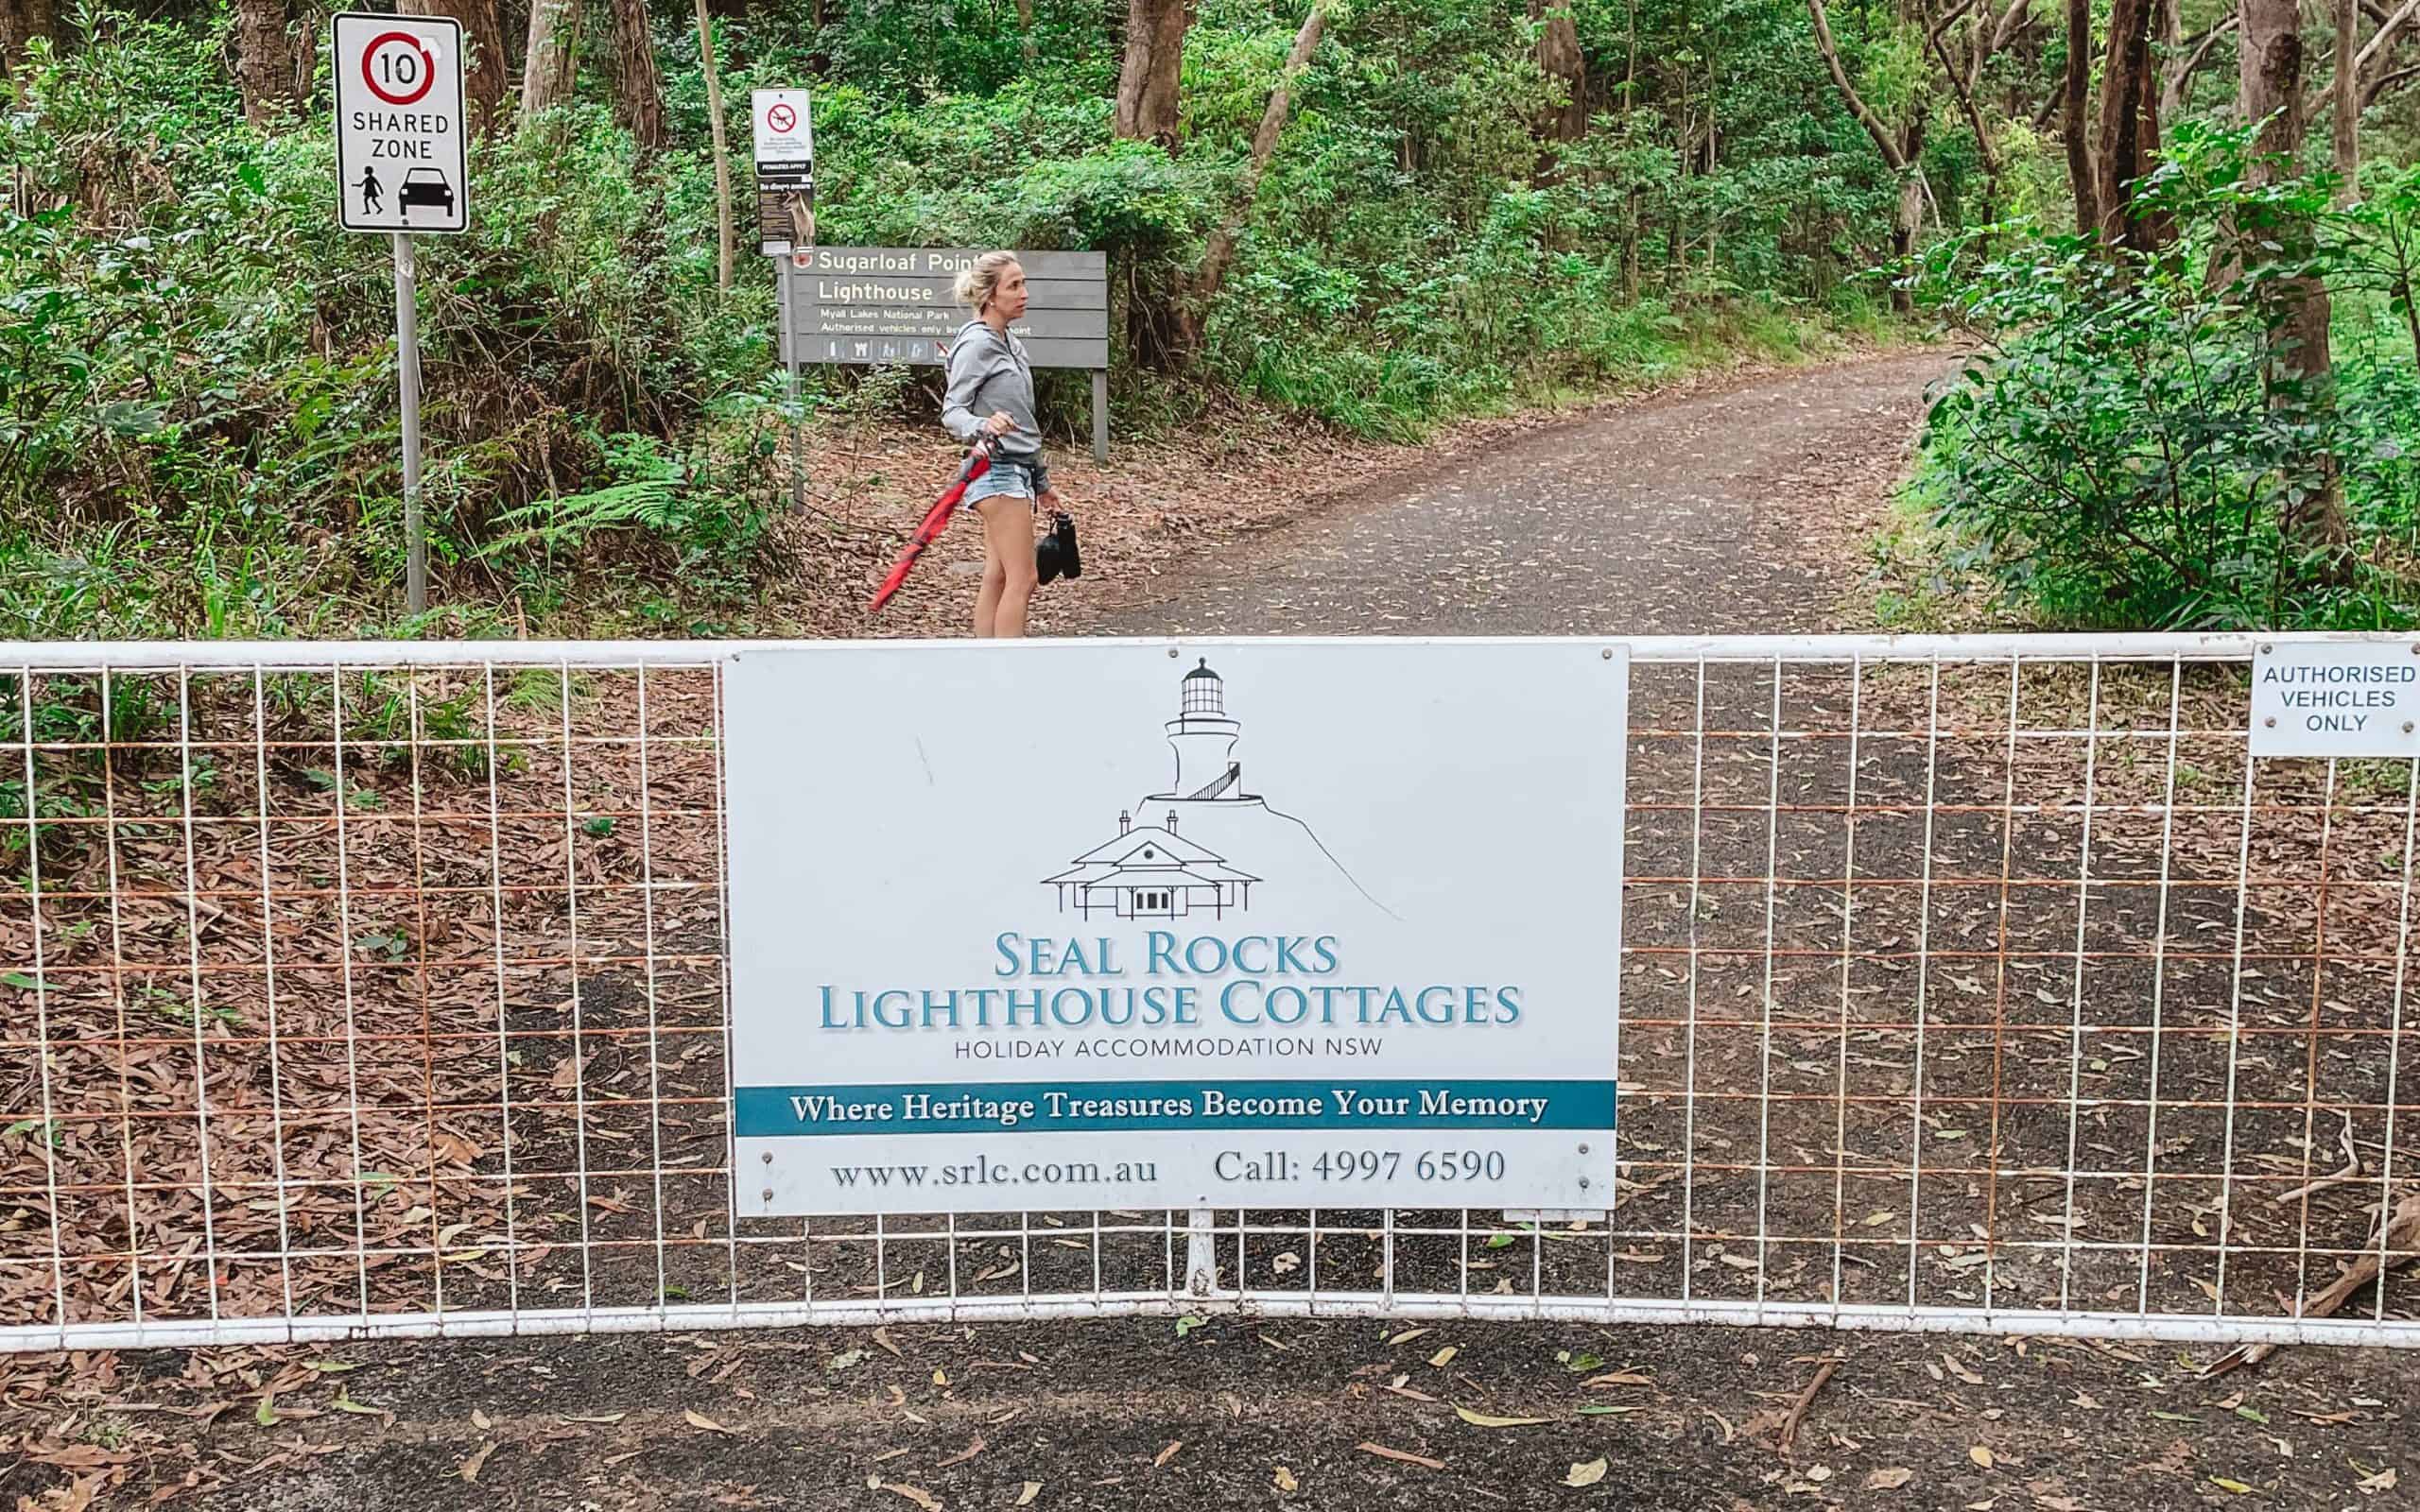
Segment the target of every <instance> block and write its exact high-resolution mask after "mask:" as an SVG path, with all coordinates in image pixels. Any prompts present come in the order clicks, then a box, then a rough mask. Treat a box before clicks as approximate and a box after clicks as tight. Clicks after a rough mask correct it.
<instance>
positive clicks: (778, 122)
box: [748, 89, 815, 168]
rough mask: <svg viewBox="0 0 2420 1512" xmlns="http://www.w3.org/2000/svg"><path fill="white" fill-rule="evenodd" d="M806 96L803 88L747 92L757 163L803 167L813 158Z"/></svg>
mask: <svg viewBox="0 0 2420 1512" xmlns="http://www.w3.org/2000/svg"><path fill="white" fill-rule="evenodd" d="M807 97H808V95H807V92H806V91H805V90H803V89H760V90H752V91H750V92H749V96H748V98H749V104H750V107H751V108H752V110H753V111H754V112H755V116H756V162H757V163H759V164H771V165H775V166H780V167H787V166H791V165H796V166H797V167H800V168H804V167H805V166H806V165H807V164H809V163H813V162H814V161H815V129H814V127H813V126H812V125H811V124H810V123H809V122H808V120H807Z"/></svg>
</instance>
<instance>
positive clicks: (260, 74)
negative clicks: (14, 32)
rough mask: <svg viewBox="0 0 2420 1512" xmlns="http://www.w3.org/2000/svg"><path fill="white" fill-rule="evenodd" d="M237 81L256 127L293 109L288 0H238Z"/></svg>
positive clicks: (1, 1)
mask: <svg viewBox="0 0 2420 1512" xmlns="http://www.w3.org/2000/svg"><path fill="white" fill-rule="evenodd" d="M10 3H13V0H0V4H10ZM235 81H236V84H237V85H238V86H239V87H240V88H241V89H242V91H243V94H244V119H245V120H247V121H250V122H251V124H252V125H254V126H258V127H266V126H268V124H269V123H270V122H272V121H274V120H276V119H277V118H278V117H279V116H280V115H282V114H284V113H285V112H287V111H290V110H292V109H293V108H294V106H295V104H296V100H295V95H294V50H293V44H292V43H291V42H290V41H289V40H288V38H287V36H286V31H285V0H236V7H235Z"/></svg>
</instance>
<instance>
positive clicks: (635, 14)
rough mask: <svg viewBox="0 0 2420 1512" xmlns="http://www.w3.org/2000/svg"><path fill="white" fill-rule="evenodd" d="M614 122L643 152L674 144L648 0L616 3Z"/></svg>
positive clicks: (616, 0)
mask: <svg viewBox="0 0 2420 1512" xmlns="http://www.w3.org/2000/svg"><path fill="white" fill-rule="evenodd" d="M614 122H615V123H616V124H617V125H619V126H620V127H622V129H625V130H627V131H629V132H630V133H631V140H632V141H634V142H636V143H637V144H638V145H639V150H640V151H642V152H660V151H662V150H663V149H664V148H665V147H666V146H669V145H670V144H671V140H672V138H671V135H670V133H668V132H667V131H666V129H665V127H664V75H663V74H662V73H661V72H660V71H659V70H658V69H657V68H656V66H655V36H654V33H652V32H650V31H649V30H648V24H647V0H614Z"/></svg>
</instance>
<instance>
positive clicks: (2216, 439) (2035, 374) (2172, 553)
mask: <svg viewBox="0 0 2420 1512" xmlns="http://www.w3.org/2000/svg"><path fill="white" fill-rule="evenodd" d="M2248 135H2249V133H2248V132H2247V131H2243V130H2234V131H2227V130H2212V129H2187V130H2186V131H2184V132H2183V133H2182V134H2181V137H2180V140H2179V142H2178V144H2177V145H2176V146H2175V149H2174V150H2173V151H2172V152H2171V154H2170V155H2169V159H2168V161H2167V162H2166V163H2164V164H2163V166H2162V167H2161V168H2160V169H2159V171H2158V172H2157V173H2155V174H2154V175H2153V176H2152V178H2151V179H2149V180H2146V181H2145V183H2144V184H2143V186H2142V189H2141V193H2140V194H2139V195H2138V196H2137V199H2136V209H2137V213H2138V214H2145V215H2161V216H2164V217H2166V218H2167V220H2168V221H2169V224H2171V225H2172V226H2173V227H2174V228H2175V232H2176V239H2175V241H2174V242H2173V243H2172V244H2171V245H2169V247H2167V248H2165V249H2163V250H2162V251H2160V252H2159V253H2157V254H2152V255H2147V254H2142V253H2137V252H2132V251H2127V250H2125V249H2101V248H2100V247H2099V246H2098V245H2096V244H2095V243H2094V242H2092V241H2091V240H2089V239H2086V238H2080V237H2077V236H2075V235H2073V234H2066V233H2061V234H2045V233H2042V232H2039V231H2038V230H2029V231H2027V232H2024V233H2022V234H2019V235H2017V236H2015V238H2014V240H2013V241H2012V239H2011V236H2010V234H2009V231H2008V230H2007V229H2002V230H2001V231H1999V232H1997V248H1998V249H1997V251H1996V252H1995V253H1993V254H1991V255H1988V256H1985V255H1983V254H1982V252H1981V250H1980V248H1981V244H1982V242H1983V240H1984V235H1983V233H1980V232H1977V233H1971V234H1969V235H1968V236H1965V237H1962V238H1958V239H1956V240H1951V241H1946V242H1944V243H1943V244H1941V245H1940V246H1938V247H1937V248H1935V249H1933V252H1932V254H1931V257H1930V262H1929V269H1928V272H1929V280H1928V283H1927V292H1928V293H1929V294H1930V295H1931V297H1932V298H1933V299H1935V300H1936V301H1939V302H1940V303H1941V304H1943V305H1944V306H1945V307H1946V308H1947V309H1948V310H1949V311H1950V312H1951V313H1952V314H1953V315H1954V316H1955V317H1956V318H1958V319H1959V320H1960V321H1961V322H1962V324H1964V325H1965V326H1966V327H1968V328H1969V329H1970V330H1971V331H1973V332H1974V333H1975V334H1976V335H1979V337H1981V342H1980V350H1979V355H1978V356H1977V358H1976V359H1975V360H1974V361H1973V362H1972V363H1971V364H1970V365H1969V367H1968V369H1967V371H1966V374H1965V377H1964V381H1963V382H1962V384H1961V385H1959V386H1958V387H1956V388H1954V389H1953V390H1952V391H1951V392H1950V393H1948V394H1947V395H1946V396H1945V398H1944V399H1943V400H1942V401H1941V403H1940V404H1937V405H1936V406H1935V408H1934V410H1933V413H1932V417H1931V423H1930V428H1929V431H1928V434H1927V451H1926V460H1927V466H1926V468H1925V469H1924V472H1923V473H1922V474H1921V476H1920V478H1919V484H1918V486H1919V490H1920V492H1921V496H1922V497H1923V498H1925V499H1926V500H1927V502H1929V503H1930V504H1931V505H1932V506H1934V507H1935V508H1936V509H1937V511H1938V513H1937V518H1938V521H1939V523H1940V524H1941V525H1942V526H1943V527H1945V530H1946V532H1947V535H1948V538H1949V540H1950V541H1952V542H1953V543H1954V549H1958V550H1961V551H1962V552H1963V554H1964V560H1965V562H1966V563H1967V564H1969V565H1972V566H1974V567H1977V568H1979V569H1981V570H1982V571H1984V572H1985V573H1986V574H1988V575H1989V576H1991V577H1992V578H1993V579H1994V580H1995V581H1997V584H1998V585H1999V586H2000V587H2001V588H2002V589H2004V590H2007V591H2010V592H2013V593H2016V594H2017V595H2019V596H2021V597H2022V598H2024V599H2025V600H2027V601H2030V602H2031V603H2032V604H2033V605H2035V606H2037V607H2038V608H2039V609H2040V610H2043V611H2045V612H2047V613H2048V614H2049V615H2051V616H2052V617H2054V618H2056V619H2059V620H2063V621H2066V622H2071V623H2081V624H2112V625H2130V626H2159V627H2221V628H2243V627H2266V626H2277V625H2307V626H2323V627H2332V628H2344V629H2374V628H2389V627H2403V626H2407V625H2411V624H2412V623H2414V618H2415V613H2420V610H2415V604H2416V603H2420V594H2416V593H2415V590H2420V558H2415V547H2420V456H2415V455H2414V452H2415V443H2420V375H2415V372H2414V369H2413V365H2412V351H2413V339H2412V331H2413V327H2412V324H2411V322H2412V320H2413V319H2414V315H2413V307H2412V302H2411V296H2412V292H2413V290H2412V283H2413V279H2414V276H2415V274H2420V266H2415V260H2414V253H2415V251H2420V170H2413V169H2410V168H2401V169H2396V168H2393V167H2388V166H2381V167H2379V168H2377V169H2375V170H2374V171H2373V172H2371V173H2370V174H2369V175H2368V176H2367V178H2366V179H2365V181H2364V185H2363V188H2364V195H2363V198H2361V199H2360V200H2359V201H2358V202H2357V203H2355V204H2354V205H2352V206H2351V207H2350V208H2347V209H2342V210H2339V209H2333V208H2331V206H2330V202H2329V191H2330V189H2331V187H2332V184H2331V182H2330V181H2329V180H2325V179H2311V180H2295V181H2290V182H2288V183H2284V184H2281V185H2277V186H2274V187H2272V188H2264V189H2255V188H2251V187H2248V186H2247V184H2246V181H2245V177H2244V168H2245V160H2244V154H2245V150H2246V140H2247V137H2248ZM2263 214H2265V215H2268V216H2269V217H2271V218H2273V217H2274V215H2278V214H2289V215H2291V216H2292V217H2294V219H2295V221H2296V222H2297V223H2300V224H2306V225H2309V226H2312V227H2315V228H2316V230H2317V232H2318V235H2317V238H2316V242H2315V245H2313V246H2311V247H2310V248H2308V249H2302V250H2299V251H2296V250H2292V249H2289V248H2288V247H2287V246H2285V245H2284V244H2281V243H2280V242H2278V241H2275V240H2273V239H2271V238H2270V237H2269V236H2267V235H2266V234H2265V233H2253V232H2246V231H2245V229H2244V228H2245V227H2247V226H2250V225H2254V224H2256V223H2258V222H2259V221H2260V220H2261V219H2262V218H2263ZM2304 273H2316V274H2318V275H2319V276H2321V277H2322V278H2323V279H2324V280H2325V283H2327V284H2328V285H2329V287H2330V288H2331V290H2332V292H2333V293H2334V294H2335V296H2336V300H2335V303H2336V319H2335V331H2334V341H2333V346H2334V349H2335V357H2336V364H2335V374H2334V381H2333V383H2332V384H2331V385H2325V386H2320V385H2311V384H2299V383H2278V384H2271V385H2264V383H2263V381H2262V373H2263V369H2264V366H2265V365H2266V364H2267V363H2268V362H2269V360H2270V359H2271V358H2272V357H2273V355H2274V354H2276V352H2278V350H2279V347H2280V344H2281V342H2282V341H2283V340H2284V339H2285V335H2284V333H2283V331H2282V329H2281V327H2280V326H2279V325H2278V323H2277V320H2276V318H2275V317H2274V315H2273V311H2272V310H2271V308H2270V306H2269V304H2268V303H2267V301H2263V300H2262V299H2261V297H2260V296H2261V292H2262V290H2263V289H2264V288H2266V287H2271V286H2273V285H2275V284H2277V283H2278V282H2279V281H2281V280H2285V279H2289V278H2291V277H2293V276H2295V275H2298V274H2304ZM2329 470H2333V471H2334V472H2336V474H2337V475H2338V476H2339V477H2340V478H2341V480H2342V490H2343V497H2344V505H2345V515H2346V520H2347V524H2349V526H2350V529H2351V534H2352V537H2353V542H2354V550H2353V551H2352V552H2351V553H2350V554H2349V555H2348V554H2346V553H2343V552H2341V551H2337V550H2333V549H2329V548H2327V547H2325V546H2323V545H2318V544H2314V543H2313V542H2311V541H2308V540H2307V539H2305V538H2304V537H2303V535H2302V534H2301V533H2300V532H2298V531H2297V530H2296V529H2295V528H2294V521H2295V519H2296V517H2297V513H2298V511H2300V510H2301V509H2302V508H2303V507H2305V506H2306V504H2307V502H2308V501H2309V500H2310V499H2311V498H2313V497H2314V496H2315V495H2316V494H2317V493H2318V492H2319V491H2320V490H2322V489H2323V488H2324V487H2325V472H2327V471H2329Z"/></svg>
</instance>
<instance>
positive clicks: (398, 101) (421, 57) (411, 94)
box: [361, 31, 437, 105]
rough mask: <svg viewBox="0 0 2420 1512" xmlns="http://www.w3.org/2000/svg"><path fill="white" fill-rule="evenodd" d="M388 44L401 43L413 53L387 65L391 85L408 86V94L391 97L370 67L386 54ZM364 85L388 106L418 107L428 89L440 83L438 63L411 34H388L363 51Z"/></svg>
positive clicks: (362, 77) (375, 71)
mask: <svg viewBox="0 0 2420 1512" xmlns="http://www.w3.org/2000/svg"><path fill="white" fill-rule="evenodd" d="M389 43H403V44H404V45H405V46H406V47H408V48H410V49H411V52H410V54H409V55H408V56H407V57H406V58H404V59H402V60H396V59H392V58H390V59H389V60H388V63H387V74H388V81H389V83H393V84H399V85H403V86H406V89H405V93H403V94H389V93H387V91H386V90H385V89H384V88H382V87H380V85H379V82H378V71H377V70H376V69H375V68H372V66H371V65H372V64H373V63H375V62H376V61H377V60H378V55H379V53H380V52H381V51H383V50H384V49H385V48H386V47H387V45H388V44H389ZM401 64H409V65H410V67H409V68H404V67H401V66H400V65H401ZM414 72H417V73H418V74H419V75H420V77H419V78H418V79H417V80H415V79H413V78H412V77H411V75H412V73H414ZM398 73H400V74H401V75H402V77H396V76H397V75H398ZM361 81H362V82H363V83H365V84H367V85H369V86H370V93H371V94H375V95H377V96H378V97H379V98H380V99H382V100H385V101H386V102H387V103H388V104H389V105H411V104H415V103H417V102H418V101H419V99H420V97H421V96H422V95H423V94H427V93H428V91H429V86H431V85H432V84H435V83H436V82H437V59H436V58H435V57H434V56H432V55H431V54H430V52H429V50H428V49H427V48H426V47H424V46H423V45H422V44H421V40H420V39H419V38H418V37H415V36H413V35H412V34H411V33H410V32H408V31H390V32H387V33H385V34H384V35H382V36H380V37H378V38H377V39H376V40H375V41H373V42H372V43H371V44H370V45H369V46H368V47H366V48H364V49H362V53H361Z"/></svg>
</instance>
